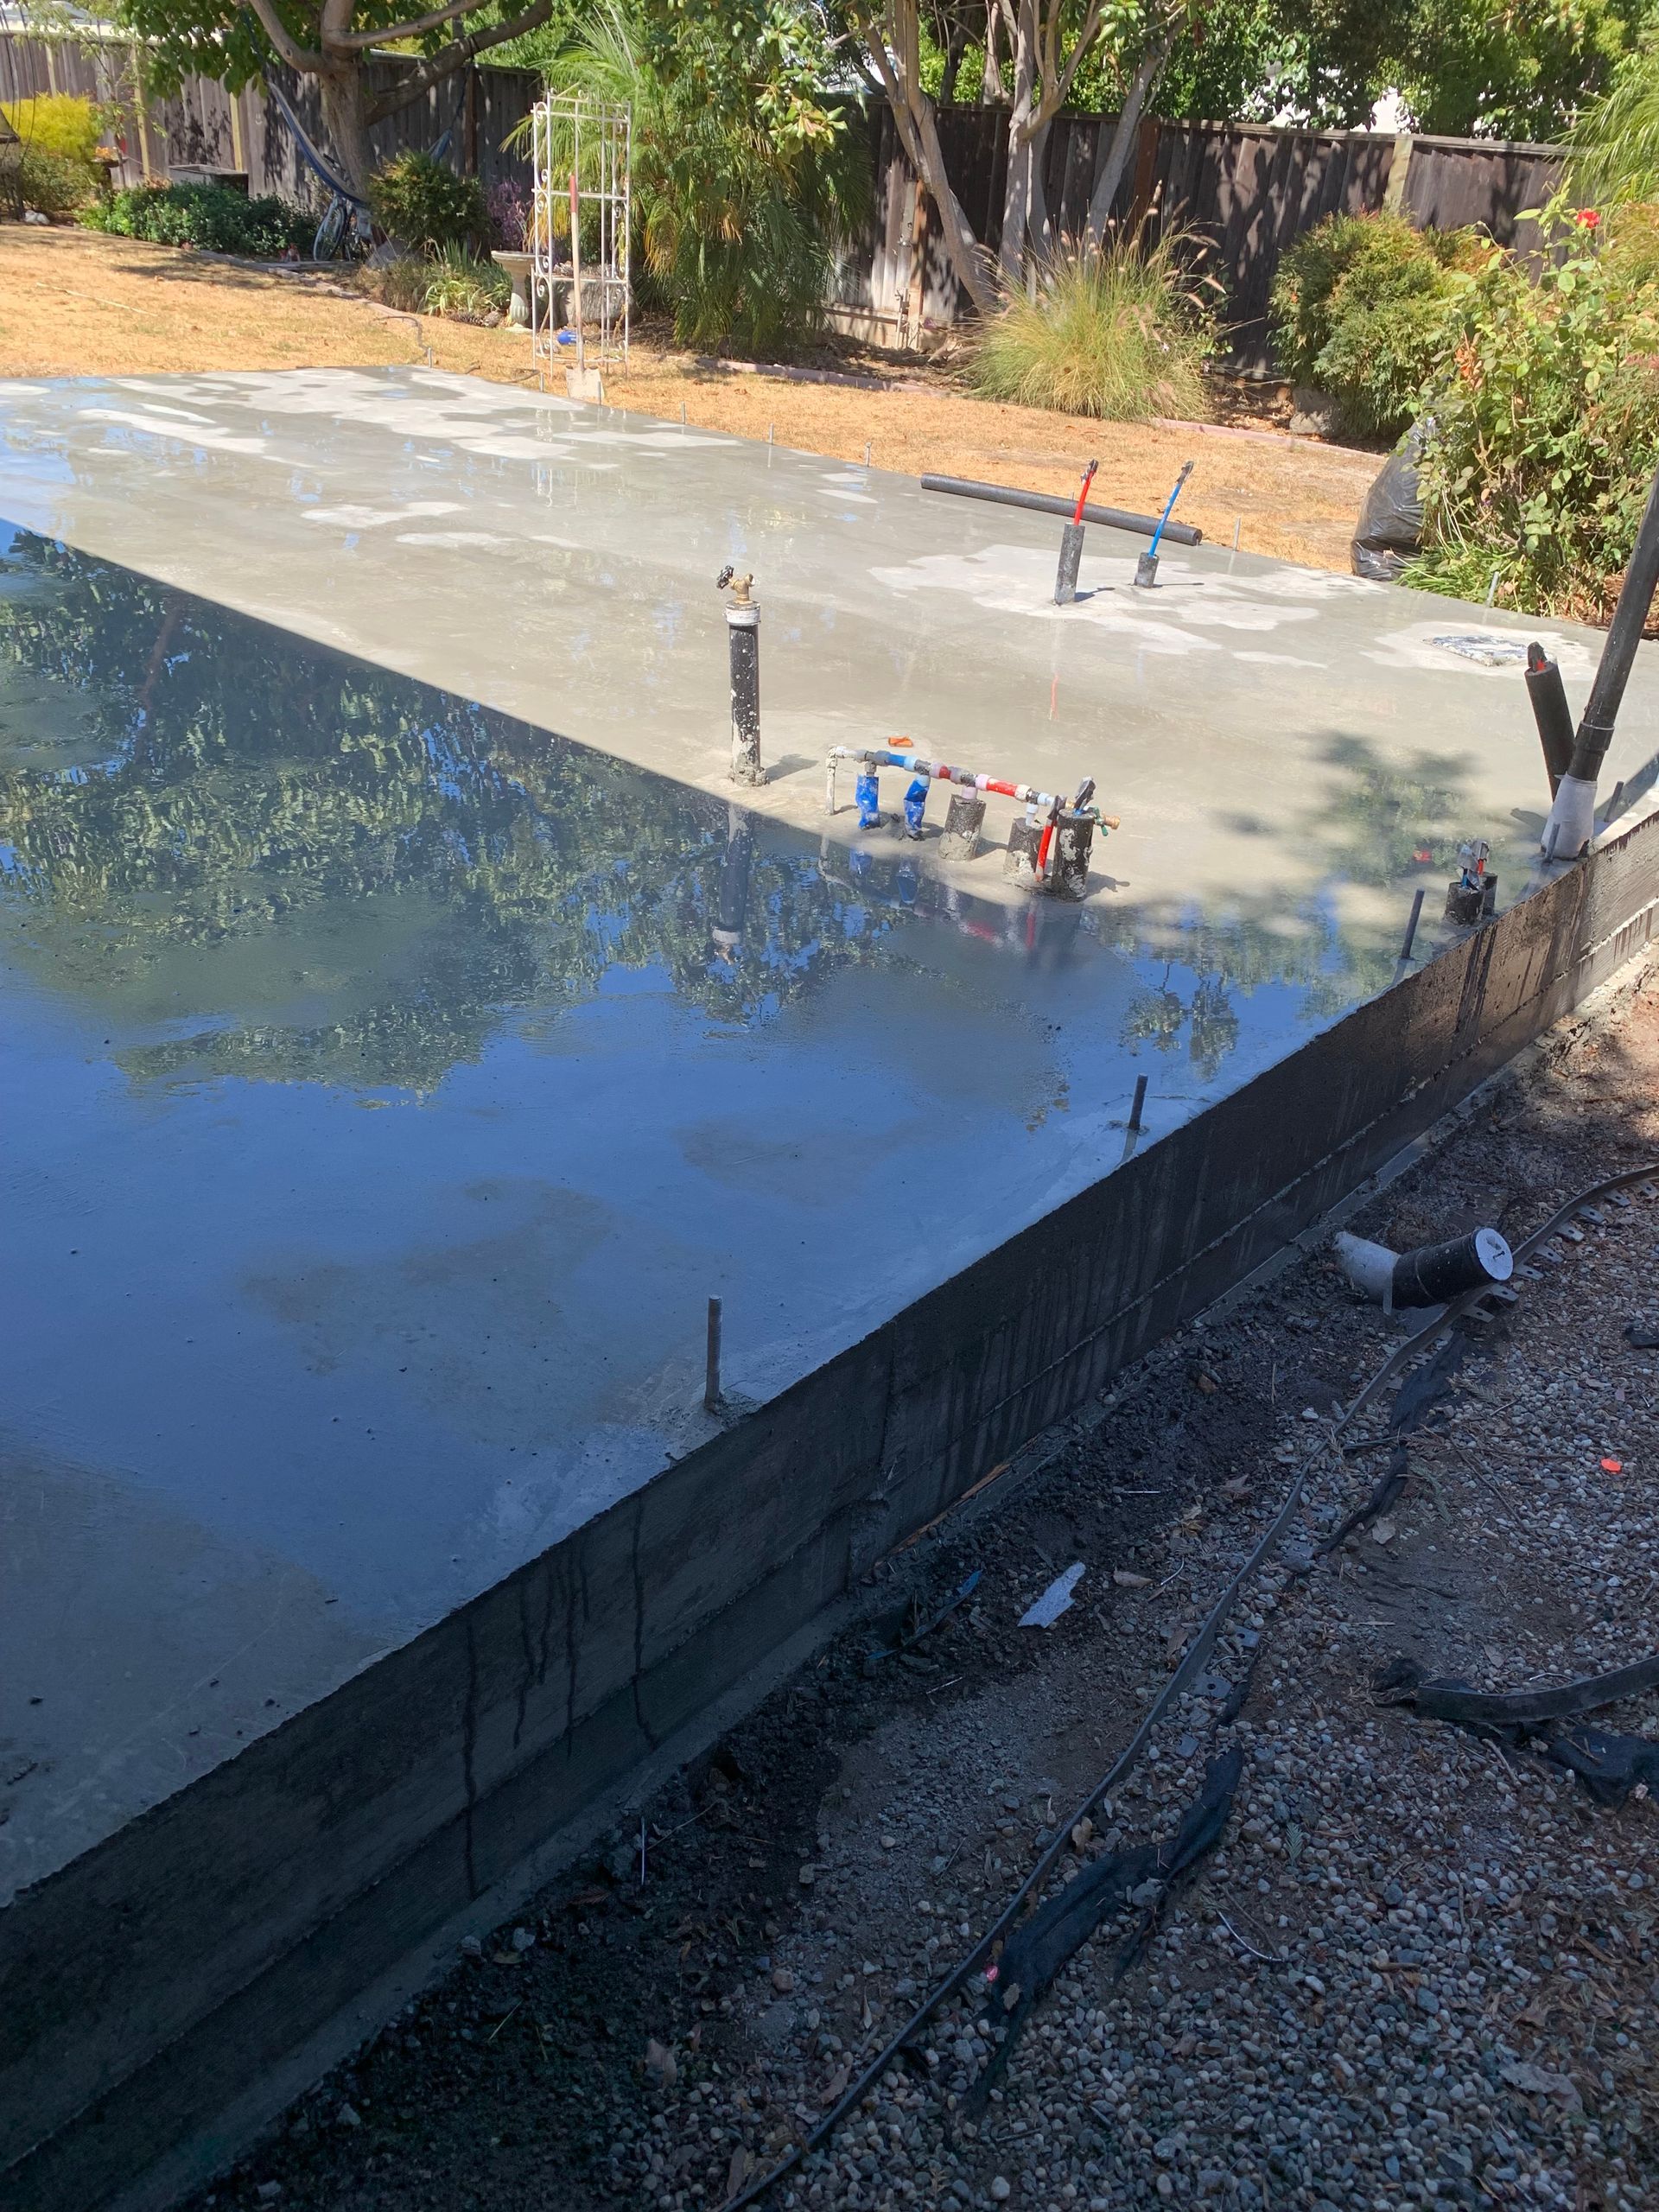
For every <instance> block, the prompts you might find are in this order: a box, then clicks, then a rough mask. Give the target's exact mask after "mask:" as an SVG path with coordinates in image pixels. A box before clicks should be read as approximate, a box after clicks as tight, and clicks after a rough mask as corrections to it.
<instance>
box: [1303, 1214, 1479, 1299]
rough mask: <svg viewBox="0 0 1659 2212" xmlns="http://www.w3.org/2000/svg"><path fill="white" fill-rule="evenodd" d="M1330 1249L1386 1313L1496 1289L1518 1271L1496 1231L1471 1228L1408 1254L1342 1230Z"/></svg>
mask: <svg viewBox="0 0 1659 2212" xmlns="http://www.w3.org/2000/svg"><path fill="white" fill-rule="evenodd" d="M1332 1250H1333V1251H1334V1252H1335V1254H1336V1256H1337V1263H1338V1266H1339V1267H1340V1268H1341V1269H1342V1271H1343V1274H1344V1275H1346V1277H1347V1278H1348V1281H1350V1282H1351V1284H1352V1285H1353V1287H1354V1288H1355V1289H1356V1290H1357V1291H1358V1292H1359V1293H1360V1294H1361V1295H1362V1296H1363V1297H1365V1298H1370V1299H1374V1300H1376V1301H1377V1302H1378V1303H1379V1304H1381V1305H1382V1306H1383V1309H1384V1310H1385V1312H1388V1313H1397V1312H1398V1311H1399V1310H1400V1309H1401V1308H1402V1307H1412V1306H1444V1305H1447V1304H1449V1303H1450V1302H1451V1300H1452V1299H1454V1298H1461V1297H1462V1296H1463V1294H1464V1293H1465V1291H1470V1290H1481V1289H1495V1288H1497V1287H1498V1286H1499V1285H1501V1284H1503V1283H1506V1282H1508V1281H1509V1279H1510V1276H1511V1275H1512V1274H1514V1272H1515V1255H1514V1254H1513V1253H1512V1252H1511V1251H1510V1247H1509V1243H1508V1241H1507V1239H1506V1238H1504V1237H1503V1236H1502V1235H1501V1234H1500V1232H1499V1231H1498V1230H1496V1229H1475V1230H1470V1231H1468V1233H1467V1234H1466V1235H1465V1236H1454V1237H1452V1239H1451V1240H1450V1241H1449V1242H1448V1243H1444V1244H1425V1245H1422V1246H1421V1247H1420V1248H1419V1249H1417V1250H1416V1251H1414V1252H1404V1253H1400V1252H1395V1251H1392V1250H1391V1249H1389V1246H1388V1245H1386V1244H1376V1243H1372V1242H1371V1240H1370V1238H1369V1237H1365V1236H1352V1235H1351V1234H1350V1233H1349V1231H1348V1230H1341V1231H1340V1232H1339V1233H1338V1236H1337V1237H1336V1238H1335V1240H1334V1242H1333V1244H1332Z"/></svg>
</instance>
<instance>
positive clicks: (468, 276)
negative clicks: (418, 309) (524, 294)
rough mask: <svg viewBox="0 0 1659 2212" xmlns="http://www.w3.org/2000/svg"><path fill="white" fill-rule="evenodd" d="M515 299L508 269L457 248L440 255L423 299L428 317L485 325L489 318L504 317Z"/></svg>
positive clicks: (430, 274)
mask: <svg viewBox="0 0 1659 2212" xmlns="http://www.w3.org/2000/svg"><path fill="white" fill-rule="evenodd" d="M423 299H424V304H425V308H426V311H427V313H428V314H429V315H454V316H456V317H457V318H458V319H459V320H460V321H462V322H482V321H483V320H484V318H485V316H486V315H500V314H504V313H505V310H506V307H507V303H508V302H509V301H510V300H511V299H512V282H511V280H510V279H509V277H508V276H507V272H506V270H505V269H498V268H497V267H496V265H495V264H494V263H493V261H480V260H479V259H478V258H477V257H475V256H474V255H473V254H470V253H466V252H463V251H461V249H460V248H459V247H457V246H451V247H450V248H449V250H448V252H447V253H442V254H440V256H439V257H438V260H437V263H436V265H435V268H431V269H429V270H428V272H427V283H426V290H425V293H424V295H423Z"/></svg>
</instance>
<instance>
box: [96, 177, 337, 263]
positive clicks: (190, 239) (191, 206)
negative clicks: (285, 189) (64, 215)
mask: <svg viewBox="0 0 1659 2212" xmlns="http://www.w3.org/2000/svg"><path fill="white" fill-rule="evenodd" d="M81 220H82V222H83V223H85V224H86V226H88V228H89V229H92V230H95V231H111V232H114V233H115V235H116V236H117V237H118V238H147V239H149V242H150V243H151V244H152V245H194V246H202V247H205V248H206V249H207V251H210V252H213V253H242V254H250V255H253V256H256V257H259V258H261V259H264V260H267V261H274V260H277V259H278V258H279V257H282V256H283V255H284V254H286V252H287V251H288V250H289V247H290V246H294V247H296V248H297V249H300V250H303V249H305V248H306V247H308V245H310V243H311V238H312V234H313V232H315V229H316V218H315V216H313V215H308V214H307V213H306V212H305V210H304V209H303V208H302V207H291V206H290V205H289V202H288V201H287V200H278V199H277V198H275V197H274V196H268V197H266V198H263V199H259V200H250V199H248V198H247V197H246V196H245V194H242V193H239V192H232V191H231V190H230V188H228V186H226V185H222V184H137V185H133V186H131V187H130V188H128V189H127V190H125V191H124V192H116V193H112V194H111V196H110V198H109V200H108V201H107V202H106V203H105V204H104V205H103V206H101V207H89V208H88V209H86V212H85V213H83V214H82V216H81Z"/></svg>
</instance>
